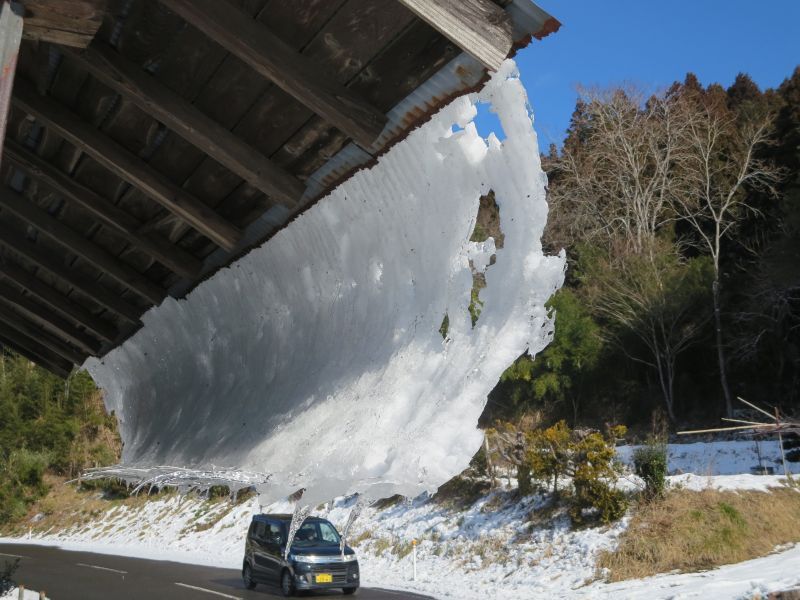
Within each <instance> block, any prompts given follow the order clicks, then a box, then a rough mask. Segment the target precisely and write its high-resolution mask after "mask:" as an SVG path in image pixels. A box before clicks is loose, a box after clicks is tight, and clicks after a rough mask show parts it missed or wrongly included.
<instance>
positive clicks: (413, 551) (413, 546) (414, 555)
mask: <svg viewBox="0 0 800 600" xmlns="http://www.w3.org/2000/svg"><path fill="white" fill-rule="evenodd" d="M411 555H412V562H413V563H414V577H413V580H414V581H416V580H417V540H411Z"/></svg>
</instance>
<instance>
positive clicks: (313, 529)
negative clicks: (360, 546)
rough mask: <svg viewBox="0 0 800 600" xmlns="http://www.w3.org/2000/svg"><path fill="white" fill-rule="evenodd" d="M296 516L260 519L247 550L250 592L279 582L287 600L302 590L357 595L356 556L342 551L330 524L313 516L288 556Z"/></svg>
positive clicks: (244, 575)
mask: <svg viewBox="0 0 800 600" xmlns="http://www.w3.org/2000/svg"><path fill="white" fill-rule="evenodd" d="M291 521H292V515H255V516H254V517H253V522H252V523H250V529H248V530H247V542H245V547H244V562H243V564H242V579H243V580H244V584H245V586H246V587H247V588H248V589H253V588H254V587H256V584H258V583H277V584H279V585H280V586H281V591H282V592H283V595H284V596H292V595H294V593H295V592H296V591H297V590H321V589H330V588H342V591H343V592H344V593H345V594H354V593H355V592H356V590H358V584H359V572H358V561H357V560H356V553H355V552H353V550H352V548H350V547H349V546H345V548H344V558H343V557H342V553H341V550H340V547H339V541H340V539H341V538H340V537H339V532H338V531H336V528H335V527H334V526H333V525H332V524H331V523H330V521H327V520H325V519H320V518H317V517H309V518H308V519H306V520H305V521H304V522H303V525H302V526H301V527H300V529H298V530H297V533H296V534H295V536H294V540H293V541H292V547H291V549H290V551H289V553H288V557H287V558H284V556H286V539H287V537H288V534H289V525H290V523H291Z"/></svg>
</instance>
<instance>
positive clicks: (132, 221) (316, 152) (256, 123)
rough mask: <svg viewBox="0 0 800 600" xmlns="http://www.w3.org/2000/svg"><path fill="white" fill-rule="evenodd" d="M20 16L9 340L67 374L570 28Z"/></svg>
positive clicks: (355, 2)
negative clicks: (505, 61) (505, 66)
mask: <svg viewBox="0 0 800 600" xmlns="http://www.w3.org/2000/svg"><path fill="white" fill-rule="evenodd" d="M9 6H10V5H8V4H7V3H4V4H3V7H4V8H3V10H8V7H9ZM431 7H433V8H435V9H436V10H431ZM19 15H20V16H21V17H22V19H23V22H24V30H23V38H24V39H23V41H22V43H21V46H20V48H19V55H18V57H17V62H16V64H17V68H16V76H15V79H14V82H13V83H14V85H13V93H12V95H11V98H10V104H11V107H10V110H9V112H8V115H7V122H6V134H5V140H4V146H3V152H2V165H1V166H0V177H2V180H3V186H2V189H1V190H0V344H2V345H3V346H7V347H9V348H12V349H15V350H17V351H19V352H20V353H22V354H24V355H25V356H28V357H29V358H31V359H32V360H34V361H36V362H38V363H39V364H41V365H42V366H44V367H46V368H48V369H50V370H51V371H53V372H55V373H57V374H59V375H63V376H66V375H67V374H68V373H69V372H70V371H71V370H72V368H73V366H74V365H80V364H82V363H83V362H84V361H85V359H86V358H87V357H90V356H91V357H103V356H105V355H106V354H107V353H108V352H109V351H111V350H112V349H114V348H116V347H118V346H119V345H120V344H122V343H123V342H124V341H125V340H127V339H129V338H130V337H131V336H132V335H133V334H134V333H136V332H137V331H138V330H139V329H140V328H141V326H142V315H143V314H144V313H145V312H146V311H148V310H149V309H151V308H152V307H154V306H159V305H161V304H162V303H163V302H164V301H165V299H168V298H170V297H172V298H182V297H184V296H185V295H186V294H187V293H188V292H189V291H191V290H192V289H194V288H195V287H196V286H197V285H198V284H199V283H200V282H202V281H203V280H205V279H207V278H209V277H210V276H212V275H213V274H214V273H215V272H216V271H217V270H218V269H220V268H221V267H224V266H226V265H229V264H231V262H232V261H234V260H235V259H236V258H237V257H240V256H243V255H244V254H245V253H246V252H247V251H248V250H249V249H251V248H253V247H256V246H259V245H260V244H262V243H263V242H264V241H265V240H267V239H269V238H270V237H271V236H273V235H274V234H275V233H276V232H277V231H279V230H281V229H282V228H283V227H284V226H285V225H286V224H287V223H288V222H289V221H291V220H292V219H294V218H295V217H296V216H297V215H299V214H301V213H303V212H304V211H305V210H306V209H308V208H309V207H310V206H312V205H313V204H314V203H315V202H316V200H317V199H319V198H321V197H323V196H325V195H326V194H327V193H329V192H330V191H331V190H333V189H335V188H336V187H337V186H338V185H340V184H341V183H342V182H343V181H346V180H347V179H348V178H349V177H351V175H352V173H353V172H354V171H356V170H357V169H358V168H359V167H363V166H365V165H369V164H372V163H373V162H374V160H375V158H376V157H379V156H381V155H382V154H383V153H384V152H385V151H386V150H387V149H388V148H390V147H391V146H393V145H394V144H395V143H397V142H398V141H399V140H402V139H404V138H405V137H406V136H407V135H408V133H409V131H411V130H412V129H413V128H414V127H416V126H417V125H418V124H419V123H421V122H424V121H426V120H427V119H428V118H429V117H430V116H431V115H432V114H433V113H434V112H435V111H436V110H438V109H439V108H440V107H442V106H444V105H445V104H446V103H447V102H449V101H450V100H451V99H452V98H455V97H457V96H459V95H461V94H464V93H466V92H468V91H471V90H476V89H478V88H480V87H481V85H483V83H484V82H485V81H486V79H487V73H488V68H489V67H491V68H493V69H496V68H497V67H498V65H499V63H500V61H501V60H502V58H504V57H505V56H506V55H509V54H513V52H514V51H515V49H516V48H518V47H520V46H523V45H525V44H527V43H528V42H529V41H530V39H531V36H533V37H542V36H543V35H546V34H548V33H550V32H552V31H554V30H556V29H557V28H558V24H557V22H556V21H555V20H553V19H552V18H550V17H549V15H547V14H546V13H544V12H543V11H541V10H540V9H538V8H537V7H536V6H535V5H533V4H531V3H530V2H528V1H527V0H514V1H513V2H511V1H508V0H497V1H496V2H490V1H489V0H462V1H461V2H448V1H445V0H437V1H430V2H424V1H418V0H398V1H387V0H325V1H318V0H302V1H300V0H297V1H295V0H293V1H291V2H288V1H282V0H245V1H242V0H239V1H231V2H229V3H228V2H222V1H220V0H195V1H188V0H160V1H159V2H155V1H151V0H109V1H108V2H106V1H104V0H50V1H49V2H39V1H33V0H28V1H26V2H25V3H24V10H23V11H21V12H19ZM465 32H466V34H467V35H464V33H465ZM470 34H474V35H470ZM465 51H466V52H465ZM12 72H13V69H12ZM306 243H307V244H308V245H309V246H311V245H313V243H314V241H313V240H307V241H306ZM296 251H297V252H298V253H300V254H302V253H303V251H304V250H303V244H302V243H301V244H300V245H299V246H298V247H297V248H296Z"/></svg>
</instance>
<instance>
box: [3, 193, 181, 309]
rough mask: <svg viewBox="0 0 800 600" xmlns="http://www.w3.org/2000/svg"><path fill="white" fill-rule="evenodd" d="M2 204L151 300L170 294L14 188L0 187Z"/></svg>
mask: <svg viewBox="0 0 800 600" xmlns="http://www.w3.org/2000/svg"><path fill="white" fill-rule="evenodd" d="M0 207H2V208H4V209H6V210H8V211H10V212H12V213H14V214H15V215H17V216H18V217H19V218H20V219H22V220H23V221H25V222H27V223H28V224H29V225H32V226H33V227H34V228H36V229H37V230H38V231H39V232H40V233H43V234H44V235H46V236H47V237H49V238H50V239H51V240H53V241H54V242H56V243H57V244H59V245H61V246H64V247H65V248H66V249H68V250H70V251H71V252H73V253H74V254H77V255H78V256H80V257H81V258H83V259H84V260H86V261H87V262H89V263H91V264H93V265H94V266H95V267H97V268H98V269H100V270H101V271H102V272H103V273H106V274H108V275H109V276H110V277H112V278H113V279H115V280H117V282H118V283H120V284H121V285H123V286H124V287H126V288H128V289H129V290H132V291H134V292H136V293H137V294H139V295H140V296H141V297H143V298H145V299H147V300H149V301H150V302H152V303H153V304H160V303H161V301H162V300H163V299H164V297H165V296H166V295H167V293H166V292H165V291H164V289H163V288H162V287H161V286H159V285H156V284H155V283H153V282H152V281H150V280H149V279H148V278H147V277H145V276H144V275H142V274H141V273H139V271H137V270H136V269H134V268H133V267H131V266H130V265H128V264H126V263H124V262H122V261H121V260H119V259H118V258H117V257H116V256H114V255H113V254H110V253H109V252H107V251H106V250H104V249H103V248H101V247H100V246H98V245H97V244H95V243H93V242H92V241H91V240H87V239H86V238H85V237H83V236H82V235H81V234H79V233H77V232H76V231H75V230H73V229H70V228H69V227H67V226H66V225H65V224H64V223H62V222H61V221H59V220H58V219H57V218H55V217H52V216H50V215H49V214H47V212H45V211H44V210H42V209H41V208H39V207H38V206H37V205H36V204H34V203H33V202H31V201H30V200H28V199H27V198H25V196H22V195H21V194H19V193H17V192H15V191H14V190H11V189H7V188H6V189H0Z"/></svg>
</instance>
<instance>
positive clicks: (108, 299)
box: [0, 224, 142, 325]
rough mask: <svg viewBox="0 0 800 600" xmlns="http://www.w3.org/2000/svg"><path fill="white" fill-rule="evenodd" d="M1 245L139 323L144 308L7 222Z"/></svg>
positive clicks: (0, 235) (1, 227) (1, 226)
mask: <svg viewBox="0 0 800 600" xmlns="http://www.w3.org/2000/svg"><path fill="white" fill-rule="evenodd" d="M0 245H2V246H5V247H6V248H8V249H9V250H11V251H12V252H16V253H17V254H19V255H21V256H24V257H25V258H27V259H28V260H29V261H31V262H32V263H34V264H35V265H37V266H38V267H40V268H42V269H44V270H45V271H47V272H48V273H50V274H52V275H53V276H54V277H57V278H59V279H61V280H62V281H64V282H66V283H68V284H69V285H71V286H72V287H74V288H76V289H77V290H80V291H81V292H82V293H84V294H86V295H87V296H89V297H90V298H92V299H94V300H95V301H96V302H97V303H99V304H102V305H103V306H104V307H106V308H107V309H108V310H110V311H112V312H113V313H115V314H117V315H119V316H121V317H123V318H124V319H127V320H128V321H130V322H131V323H134V324H137V325H138V324H139V323H141V321H139V315H140V314H141V312H142V311H141V310H140V309H138V308H137V307H135V306H133V305H132V304H130V303H128V302H127V301H125V300H123V299H122V298H120V297H119V296H118V295H117V294H115V293H114V292H111V291H109V290H107V289H105V288H104V287H103V286H102V285H101V284H100V283H99V282H97V281H95V280H93V279H89V278H87V277H84V276H83V275H81V274H79V273H78V272H77V271H73V270H72V269H70V268H69V267H67V265H66V264H65V263H64V261H63V259H61V258H58V257H55V256H52V255H51V254H50V253H49V252H46V251H45V250H43V249H42V248H41V246H37V245H36V244H35V243H34V242H31V241H30V240H28V239H27V238H26V237H25V236H24V235H21V234H20V233H18V232H16V231H14V229H12V228H11V227H9V226H8V225H5V224H0Z"/></svg>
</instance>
